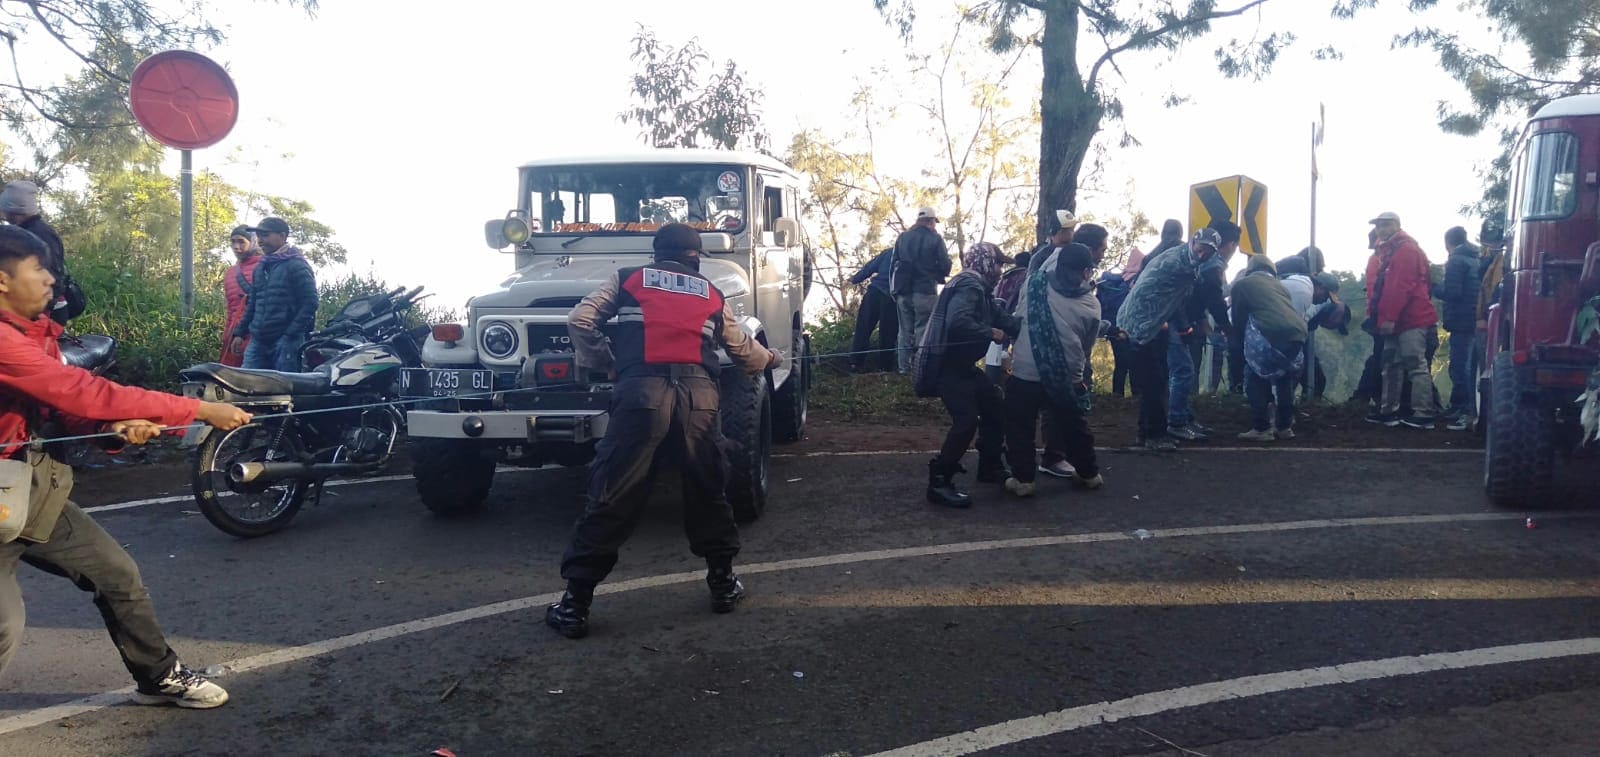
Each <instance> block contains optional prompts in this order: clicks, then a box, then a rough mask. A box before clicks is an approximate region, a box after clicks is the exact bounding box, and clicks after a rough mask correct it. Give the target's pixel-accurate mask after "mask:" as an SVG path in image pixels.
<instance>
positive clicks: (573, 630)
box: [544, 584, 594, 639]
mask: <svg viewBox="0 0 1600 757" xmlns="http://www.w3.org/2000/svg"><path fill="white" fill-rule="evenodd" d="M593 601H594V587H588V590H587V591H584V587H581V586H580V587H577V590H576V591H574V587H572V585H570V584H569V585H568V587H567V591H566V593H564V594H562V595H561V601H560V602H557V603H555V604H553V605H550V607H549V608H547V609H546V610H545V611H544V624H545V625H547V626H550V627H551V628H554V629H555V630H556V633H559V634H561V635H562V636H565V637H567V638H569V639H581V638H583V637H585V636H588V635H589V604H590V603H592V602H593Z"/></svg>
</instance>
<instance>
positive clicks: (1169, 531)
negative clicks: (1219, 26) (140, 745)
mask: <svg viewBox="0 0 1600 757" xmlns="http://www.w3.org/2000/svg"><path fill="white" fill-rule="evenodd" d="M1523 517H1525V516H1524V515H1522V514H1509V513H1457V514H1452V515H1396V516H1384V517H1375V518H1340V519H1324V520H1297V521H1284V522H1279V523H1247V524H1239V525H1232V526H1204V527H1194V528H1166V529H1160V530H1152V531H1150V536H1149V537H1147V538H1151V539H1165V538H1180V537H1185V536H1212V535H1222V534H1261V533H1275V532H1281V531H1303V530H1311V529H1320V528H1359V527H1369V526H1371V527H1376V526H1405V525H1427V524H1437V523H1470V522H1483V521H1515V520H1521V519H1522V518H1523ZM1539 517H1541V518H1542V519H1546V520H1556V519H1590V518H1596V517H1600V514H1590V513H1550V514H1547V515H1541V516H1539ZM1110 541H1143V540H1142V539H1139V538H1137V537H1135V536H1133V535H1132V534H1130V533H1125V532H1122V531H1102V532H1099V533H1087V534H1063V535H1059V536H1036V537H1029V538H1023V539H996V540H991V541H976V542H959V543H954V544H936V545H931V546H926V547H904V548H900V549H878V550H872V551H868V552H846V553H842V554H835V555H821V556H817V557H803V558H799V559H794V560H777V561H773V562H765V563H751V564H749V565H741V566H739V572H740V573H743V574H747V575H754V574H758V573H776V572H779V571H789V570H802V569H805V568H822V567H830V566H837V565H850V564H856V563H866V562H877V561H883V560H900V559H906V558H913V557H936V556H939V555H955V554H964V553H969V552H985V551H990V550H1000V549H1024V548H1029V547H1050V546H1060V545H1066V544H1093V543H1098V542H1110ZM704 578H705V574H704V573H703V572H699V571H691V572H687V573H667V574H663V575H658V576H647V577H643V578H634V579H630V580H626V581H618V582H616V583H610V584H601V585H600V587H599V589H598V590H597V591H596V593H597V594H602V595H605V594H619V593H622V592H629V591H638V590H640V589H651V588H657V587H661V586H671V585H674V584H684V583H696V582H699V581H701V580H704ZM559 598H560V594H559V593H550V594H539V595H535V596H531V597H522V598H519V599H510V600H506V601H503V602H495V603H493V604H487V605H481V606H478V607H472V608H468V609H465V610H457V611H455V612H450V613H445V614H443V615H434V616H432V617H427V618H419V619H417V620H411V621H406V622H404V623H397V624H394V625H388V626H382V627H380V628H374V629H370V630H367V631H360V632H357V633H353V634H348V635H345V636H339V637H336V638H333V639H328V640H325V641H317V642H312V643H310V644H303V645H301V646H297V647H287V648H284V649H279V650H275V651H272V652H264V653H261V654H257V655H251V656H249V657H245V658H241V659H239V660H234V661H230V662H224V663H221V664H224V665H227V666H229V667H231V668H233V669H234V670H235V671H236V672H240V673H243V672H246V671H249V670H257V669H260V668H264V667H269V666H272V665H281V664H284V663H288V662H294V661H297V660H304V659H307V658H310V657H318V656H321V655H325V654H330V653H332V652H337V651H339V650H341V649H348V648H350V647H355V646H360V645H363V644H371V643H374V642H379V641H386V640H388V639H394V638H398V637H401V636H407V635H410V634H414V633H421V632H423V631H432V630H435V629H439V628H444V627H446V626H453V625H457V624H460V623H466V622H468V621H472V620H480V619H482V618H488V617H493V616H495V615H503V614H505V613H510V612H517V611H520V610H528V609H532V608H536V607H539V606H541V605H545V604H548V603H550V602H554V601H556V600H557V599H559ZM130 691H132V688H131V687H130V688H123V689H118V690H116V691H110V692H106V693H104V694H96V695H94V696H91V697H85V698H83V699H77V700H73V701H71V702H66V703H63V704H58V705H54V706H51V707H44V708H41V709H38V710H32V711H29V712H24V713H20V714H17V715H12V716H10V717H7V718H3V719H0V736H3V735H5V734H8V733H13V732H16V731H20V730H23V729H26V728H32V727H34V726H39V725H44V724H46V723H51V722H54V721H57V720H61V719H63V718H69V717H73V716H75V715H82V714H84V713H88V712H94V711H96V710H99V709H102V708H105V707H108V706H111V705H114V704H118V703H121V702H122V701H124V700H125V699H126V698H127V694H128V692H130Z"/></svg>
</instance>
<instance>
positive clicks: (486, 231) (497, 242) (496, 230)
mask: <svg viewBox="0 0 1600 757" xmlns="http://www.w3.org/2000/svg"><path fill="white" fill-rule="evenodd" d="M505 223H506V219H504V218H496V219H494V220H492V221H485V222H484V223H483V241H484V242H485V243H487V244H488V245H489V246H490V247H492V248H494V249H496V250H504V249H505V248H507V247H509V246H510V245H511V240H509V239H506V233H505Z"/></svg>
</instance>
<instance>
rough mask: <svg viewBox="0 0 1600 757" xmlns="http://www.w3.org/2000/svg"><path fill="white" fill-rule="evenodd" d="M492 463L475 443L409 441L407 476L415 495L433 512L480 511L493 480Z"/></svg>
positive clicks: (451, 514) (493, 464)
mask: <svg viewBox="0 0 1600 757" xmlns="http://www.w3.org/2000/svg"><path fill="white" fill-rule="evenodd" d="M494 467H495V462H494V460H492V459H489V458H486V457H484V456H483V453H482V449H481V445H480V444H479V443H477V442H469V441H458V440H454V439H416V438H413V439H412V440H411V475H413V476H415V477H416V479H417V496H419V497H420V498H421V499H422V504H423V505H425V506H427V508H428V509H429V510H430V511H432V512H433V514H434V515H442V516H457V515H467V514H470V513H476V512H479V511H481V510H483V502H484V500H485V499H487V498H488V497H489V485H490V484H492V483H494Z"/></svg>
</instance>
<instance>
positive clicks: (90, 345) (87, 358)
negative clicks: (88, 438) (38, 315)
mask: <svg viewBox="0 0 1600 757" xmlns="http://www.w3.org/2000/svg"><path fill="white" fill-rule="evenodd" d="M56 344H57V345H59V346H60V348H61V362H62V363H63V364H65V365H70V366H73V367H76V368H82V369H84V370H86V371H88V372H90V373H92V374H94V375H96V376H104V375H106V374H108V373H110V372H111V370H112V369H113V368H116V367H117V340H116V339H114V338H112V337H109V336H106V335H104V334H80V335H78V336H73V335H72V334H62V335H61V336H60V337H58V338H57V339H56ZM49 435H53V434H49ZM89 449H90V446H89V444H88V443H87V442H82V441H77V442H60V443H58V444H57V446H56V448H55V449H54V450H53V453H54V454H55V456H56V459H58V460H60V461H62V462H64V463H66V464H68V465H71V466H74V467H77V466H82V465H85V464H87V463H88V462H89Z"/></svg>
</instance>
